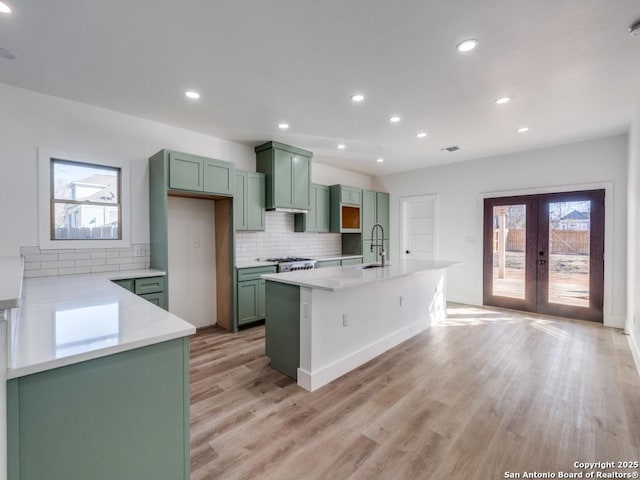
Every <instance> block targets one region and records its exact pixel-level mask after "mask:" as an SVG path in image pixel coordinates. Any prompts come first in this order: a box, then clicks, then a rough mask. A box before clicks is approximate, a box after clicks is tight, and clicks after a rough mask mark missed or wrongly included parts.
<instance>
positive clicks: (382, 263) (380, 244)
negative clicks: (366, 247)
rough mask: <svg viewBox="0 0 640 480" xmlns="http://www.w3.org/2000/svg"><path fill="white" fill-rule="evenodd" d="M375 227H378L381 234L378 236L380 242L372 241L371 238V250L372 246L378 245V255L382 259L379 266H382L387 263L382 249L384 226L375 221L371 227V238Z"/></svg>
mask: <svg viewBox="0 0 640 480" xmlns="http://www.w3.org/2000/svg"><path fill="white" fill-rule="evenodd" d="M376 227H380V233H381V234H382V236H381V237H380V243H373V240H371V251H372V252H373V247H380V257H382V260H381V261H380V266H381V267H382V268H384V267H385V266H386V265H387V261H386V258H387V255H386V252H385V251H384V227H383V226H382V225H380V224H379V223H376V224H375V225H374V226H373V227H372V228H371V238H372V239H373V233H374V232H375V230H376Z"/></svg>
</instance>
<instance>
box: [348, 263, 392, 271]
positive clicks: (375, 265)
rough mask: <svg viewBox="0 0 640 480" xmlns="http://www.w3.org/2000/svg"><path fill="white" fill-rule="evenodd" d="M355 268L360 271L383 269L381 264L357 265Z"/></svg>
mask: <svg viewBox="0 0 640 480" xmlns="http://www.w3.org/2000/svg"><path fill="white" fill-rule="evenodd" d="M387 266H388V265H387ZM355 268H357V269H359V270H368V269H370V268H382V265H380V264H379V263H365V264H363V265H356V267H355Z"/></svg>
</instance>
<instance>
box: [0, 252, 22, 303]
mask: <svg viewBox="0 0 640 480" xmlns="http://www.w3.org/2000/svg"><path fill="white" fill-rule="evenodd" d="M23 272H24V258H22V257H0V310H5V309H9V308H16V307H19V306H20V297H21V296H22V275H23Z"/></svg>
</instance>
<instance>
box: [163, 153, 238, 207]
mask: <svg viewBox="0 0 640 480" xmlns="http://www.w3.org/2000/svg"><path fill="white" fill-rule="evenodd" d="M167 154H168V157H169V188H170V189H175V190H191V191H195V192H203V193H211V194H216V195H227V196H228V195H233V187H234V184H235V181H234V179H235V165H234V164H233V163H230V162H224V161H222V160H216V159H214V158H207V157H201V156H198V155H191V154H188V153H181V152H173V151H169V152H167Z"/></svg>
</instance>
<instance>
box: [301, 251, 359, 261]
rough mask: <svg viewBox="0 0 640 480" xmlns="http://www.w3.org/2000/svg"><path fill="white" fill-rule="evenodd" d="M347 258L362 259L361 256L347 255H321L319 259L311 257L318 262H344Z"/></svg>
mask: <svg viewBox="0 0 640 480" xmlns="http://www.w3.org/2000/svg"><path fill="white" fill-rule="evenodd" d="M348 258H362V255H349V254H346V253H345V254H340V253H339V254H337V255H323V256H321V257H313V259H314V260H317V261H318V262H329V261H331V260H346V259H348Z"/></svg>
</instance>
